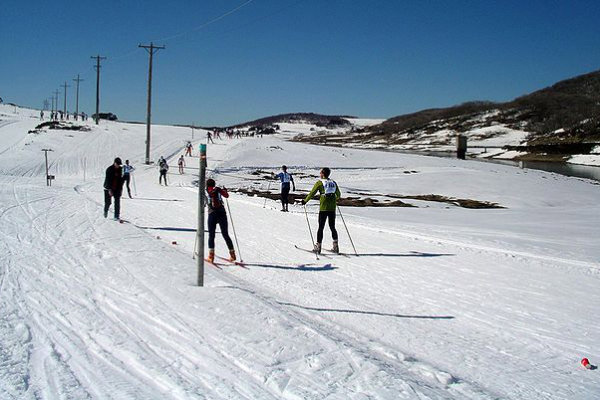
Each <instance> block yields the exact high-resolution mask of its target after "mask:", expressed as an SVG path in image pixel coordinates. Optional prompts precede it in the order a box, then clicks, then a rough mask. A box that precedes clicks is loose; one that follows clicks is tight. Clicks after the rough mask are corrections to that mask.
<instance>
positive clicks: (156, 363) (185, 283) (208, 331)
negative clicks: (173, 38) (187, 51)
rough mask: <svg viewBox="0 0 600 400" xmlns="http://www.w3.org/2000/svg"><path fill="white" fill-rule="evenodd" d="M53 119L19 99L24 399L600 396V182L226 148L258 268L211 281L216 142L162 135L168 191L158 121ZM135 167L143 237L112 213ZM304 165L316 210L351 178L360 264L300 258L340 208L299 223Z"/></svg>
mask: <svg viewBox="0 0 600 400" xmlns="http://www.w3.org/2000/svg"><path fill="white" fill-rule="evenodd" d="M376 122H377V121H365V120H362V121H356V122H355V123H356V124H357V125H358V124H362V125H363V126H368V125H371V124H372V123H376ZM39 124H40V121H39V111H35V110H32V111H27V110H24V109H19V108H13V107H9V106H6V105H2V106H0V236H1V237H2V240H1V241H0V258H1V260H2V261H1V262H0V398H2V399H37V398H48V399H55V398H67V399H81V398H92V399H106V398H114V399H232V398H235V399H238V398H241V399H323V398H331V399H348V398H352V399H367V398H369V399H398V398H404V399H497V398H514V399H536V400H537V399H540V398H543V399H582V400H583V399H592V398H597V397H598V396H600V389H599V388H600V375H599V374H598V370H588V369H584V368H583V367H582V366H581V364H580V360H581V359H582V358H583V357H587V358H589V360H590V361H591V362H592V364H594V365H597V364H598V360H600V349H598V343H600V332H599V331H598V329H597V327H598V325H599V324H600V316H599V315H598V313H597V310H598V309H599V308H600V294H599V293H598V290H597V288H598V282H599V279H600V262H599V260H600V250H599V248H598V246H597V240H596V239H595V238H597V237H598V236H599V234H600V206H599V205H598V201H597V200H598V195H599V190H600V185H598V184H597V183H595V182H593V181H588V180H583V179H576V178H569V177H565V176H560V175H555V174H551V173H545V172H540V171H532V170H521V169H518V168H512V167H509V166H502V165H496V164H488V163H477V162H472V161H462V160H455V159H441V158H434V157H423V156H418V155H407V154H398V153H391V152H383V151H376V150H373V151H369V150H360V149H348V148H335V147H322V146H314V145H311V144H306V143H299V142H294V141H290V140H289V139H290V138H292V137H294V136H295V135H298V134H305V135H309V134H311V133H314V132H317V131H318V130H319V129H321V127H318V126H316V125H314V124H310V123H302V124H299V123H281V126H280V131H279V133H277V134H275V135H270V136H264V137H262V138H260V137H242V138H237V139H230V140H216V143H214V144H212V143H211V144H208V150H207V154H208V168H209V171H208V173H209V176H210V177H213V178H214V179H216V180H217V183H218V184H219V185H221V186H225V187H227V188H228V189H230V192H231V195H230V197H229V199H228V205H229V208H228V210H229V215H230V216H231V218H232V221H233V226H232V225H231V224H230V231H231V230H232V228H235V237H236V239H237V240H238V244H239V252H238V256H240V258H241V259H242V260H243V264H242V265H234V264H231V263H227V262H224V261H220V262H219V263H220V265H219V266H212V265H210V264H208V263H206V264H205V265H204V268H205V285H204V287H198V286H197V267H196V260H194V259H193V254H194V246H195V236H196V232H195V230H196V222H197V199H198V187H197V179H198V177H197V174H198V169H197V168H198V165H199V159H198V153H197V150H196V149H197V146H198V144H199V143H204V142H205V140H206V131H203V130H197V129H196V130H192V129H190V128H185V127H172V126H153V136H152V141H151V144H152V152H151V158H152V159H153V160H155V159H157V158H158V157H159V156H161V155H162V156H165V157H167V158H168V160H169V163H170V164H171V169H170V170H169V174H168V181H169V185H168V186H162V185H159V184H158V171H157V170H156V167H155V166H154V165H144V164H142V161H143V159H144V152H145V146H144V140H145V127H144V126H143V125H137V124H127V123H118V122H111V121H100V125H94V124H93V123H92V122H91V121H86V122H74V121H71V122H68V123H67V122H64V123H63V124H61V126H59V127H54V128H60V129H53V128H48V127H47V128H40V129H35V128H36V126H38V125H39ZM65 127H69V129H64V128H65ZM30 131H31V133H28V132H30ZM187 140H191V141H192V142H193V144H194V152H193V156H192V157H185V161H186V166H185V170H184V173H183V174H180V173H179V172H178V170H177V166H176V160H177V158H179V156H180V155H181V154H183V146H184V143H185V142H186V141H187ZM42 149H52V150H53V151H52V152H49V154H48V157H49V164H50V174H53V175H55V176H56V179H55V181H53V183H52V186H46V180H45V176H44V175H45V160H44V153H43V152H42V151H41V150H42ZM116 156H119V157H121V158H122V159H129V160H130V161H131V162H132V164H133V165H134V166H135V167H136V170H135V172H134V178H133V180H132V187H131V189H132V198H131V199H130V198H129V197H124V198H123V199H122V207H121V208H122V210H121V217H122V218H123V223H120V222H119V221H114V220H112V219H111V218H107V219H105V218H104V217H103V215H102V214H103V213H102V202H103V187H102V183H103V179H104V170H105V168H106V167H107V166H108V165H109V164H110V163H111V162H112V160H113V159H114V157H116ZM282 164H286V165H287V166H288V167H289V171H290V172H291V173H293V174H294V177H295V184H296V189H297V190H296V191H295V192H294V194H296V195H297V198H300V197H302V196H303V195H306V193H307V192H308V191H309V190H310V189H311V188H312V186H313V184H314V183H315V181H316V179H317V178H316V177H317V175H318V172H319V170H320V168H321V167H323V166H329V167H331V168H332V170H333V173H332V178H333V179H335V180H336V181H337V182H338V184H339V186H340V189H341V192H342V197H343V199H344V201H346V202H347V203H345V204H348V205H347V206H344V207H342V208H341V209H340V213H338V217H337V229H338V232H339V235H340V247H341V250H342V252H343V254H342V255H334V254H331V253H330V252H324V254H322V255H321V256H320V257H319V258H318V259H317V257H316V256H315V254H313V253H311V252H308V251H304V250H301V249H298V248H296V247H295V246H298V247H300V248H306V249H308V248H310V247H311V246H312V243H311V235H310V234H309V227H308V224H307V222H308V223H310V228H311V229H312V233H313V235H314V233H315V232H314V231H315V228H316V223H317V212H318V203H317V202H316V201H314V200H313V201H311V202H310V203H309V204H308V206H307V208H306V212H305V208H303V207H302V206H301V205H299V204H298V203H297V202H295V203H294V204H291V205H290V212H289V213H283V212H280V211H279V209H280V206H279V203H278V202H277V200H272V199H271V198H273V197H274V198H276V195H277V193H278V190H279V189H278V184H277V182H276V181H273V180H272V177H273V173H276V172H278V171H279V167H280V166H281V165H282ZM473 204H479V205H483V206H482V207H481V208H472V207H471V206H472V205H473ZM492 205H495V206H492ZM342 217H343V220H342ZM346 228H347V229H346ZM349 235H351V236H349ZM350 239H352V240H350ZM323 244H324V248H330V246H331V236H330V233H329V231H328V230H327V228H326V230H325V240H324V243H323ZM353 245H354V246H355V248H356V252H355V250H354V246H353ZM216 252H217V254H218V255H225V254H226V253H227V251H226V248H225V244H224V242H223V240H222V238H221V237H220V236H219V235H217V242H216Z"/></svg>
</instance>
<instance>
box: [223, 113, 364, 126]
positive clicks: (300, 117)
mask: <svg viewBox="0 0 600 400" xmlns="http://www.w3.org/2000/svg"><path fill="white" fill-rule="evenodd" d="M347 118H355V117H352V116H348V115H323V114H315V113H307V112H300V113H287V114H279V115H273V116H270V117H265V118H260V119H256V120H254V121H249V122H244V123H241V124H237V125H232V126H230V127H229V128H242V127H254V126H264V125H272V124H277V123H283V122H288V123H294V122H296V123H297V122H305V123H308V124H314V125H317V126H327V125H339V126H342V125H350V122H349V121H348V120H347Z"/></svg>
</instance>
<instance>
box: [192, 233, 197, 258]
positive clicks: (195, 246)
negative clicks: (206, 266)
mask: <svg viewBox="0 0 600 400" xmlns="http://www.w3.org/2000/svg"><path fill="white" fill-rule="evenodd" d="M197 247H198V235H196V240H194V252H193V253H192V260H195V259H196V250H197Z"/></svg>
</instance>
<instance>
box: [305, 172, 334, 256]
mask: <svg viewBox="0 0 600 400" xmlns="http://www.w3.org/2000/svg"><path fill="white" fill-rule="evenodd" d="M330 174H331V170H330V169H329V168H327V167H325V168H323V169H322V170H321V174H320V175H321V179H320V180H318V181H317V182H316V183H315V185H314V186H313V188H312V190H311V191H310V193H309V194H308V196H306V198H304V199H303V200H302V205H304V204H306V203H308V201H309V200H310V199H312V198H313V196H314V195H315V194H316V193H317V192H319V194H320V207H319V229H318V230H317V243H316V244H315V248H314V251H315V252H316V253H317V254H320V253H321V243H322V242H323V229H324V228H325V222H327V220H329V229H331V237H332V238H333V249H332V251H333V252H334V253H339V252H340V249H339V246H338V234H337V231H336V230H335V212H336V209H337V201H338V199H339V198H340V196H341V195H342V194H341V192H340V188H339V187H338V185H337V183H336V182H335V181H333V180H331V179H329V175H330Z"/></svg>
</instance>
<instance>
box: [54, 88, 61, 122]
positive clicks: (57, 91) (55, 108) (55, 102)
mask: <svg viewBox="0 0 600 400" xmlns="http://www.w3.org/2000/svg"><path fill="white" fill-rule="evenodd" d="M59 93H60V90H58V89H57V90H55V91H54V112H55V113H56V114H58V95H59ZM55 117H56V120H58V115H55Z"/></svg>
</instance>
